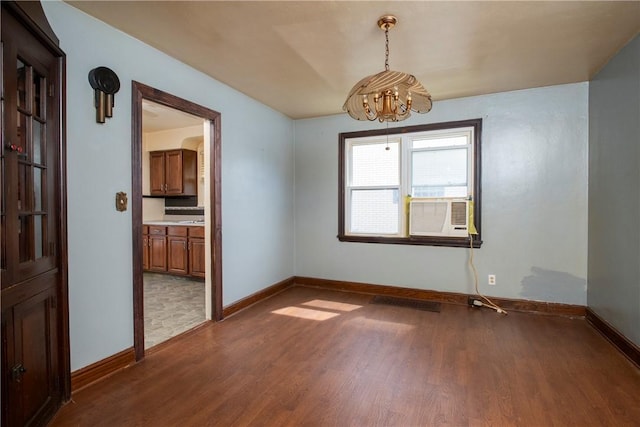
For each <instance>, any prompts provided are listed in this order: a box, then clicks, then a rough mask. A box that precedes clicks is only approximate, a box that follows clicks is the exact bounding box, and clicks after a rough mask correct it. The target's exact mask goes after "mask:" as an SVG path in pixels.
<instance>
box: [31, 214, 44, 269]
mask: <svg viewBox="0 0 640 427" xmlns="http://www.w3.org/2000/svg"><path fill="white" fill-rule="evenodd" d="M42 225H43V224H42V215H34V216H33V246H34V249H35V259H38V258H42V252H43V251H42V243H43V241H42V235H43V234H44V233H43V232H42V231H43V230H42Z"/></svg>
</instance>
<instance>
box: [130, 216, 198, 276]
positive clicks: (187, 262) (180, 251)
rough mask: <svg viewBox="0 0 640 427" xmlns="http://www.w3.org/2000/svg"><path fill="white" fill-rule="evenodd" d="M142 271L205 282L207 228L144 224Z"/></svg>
mask: <svg viewBox="0 0 640 427" xmlns="http://www.w3.org/2000/svg"><path fill="white" fill-rule="evenodd" d="M142 268H143V270H144V271H153V272H157V273H168V274H173V275H179V276H191V277H196V278H202V279H204V277H205V239H204V227H200V226H182V225H169V226H160V225H143V227H142Z"/></svg>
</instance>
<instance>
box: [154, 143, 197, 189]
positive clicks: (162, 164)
mask: <svg viewBox="0 0 640 427" xmlns="http://www.w3.org/2000/svg"><path fill="white" fill-rule="evenodd" d="M197 164H198V158H197V152H196V151H193V150H184V149H179V150H163V151H151V152H149V174H150V176H149V185H150V192H151V195H152V196H197V195H198V166H197Z"/></svg>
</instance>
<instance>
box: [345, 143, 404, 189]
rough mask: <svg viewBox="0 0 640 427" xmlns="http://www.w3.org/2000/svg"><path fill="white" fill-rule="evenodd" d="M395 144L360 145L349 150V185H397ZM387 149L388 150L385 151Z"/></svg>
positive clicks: (397, 171) (398, 174)
mask: <svg viewBox="0 0 640 427" xmlns="http://www.w3.org/2000/svg"><path fill="white" fill-rule="evenodd" d="M399 147H400V144H399V143H397V142H389V145H388V146H387V144H386V143H383V144H361V145H354V146H353V147H352V148H351V185H352V186H374V185H398V184H399V182H400V173H399V172H400V171H399V161H398V159H399V157H398V154H399ZM387 148H388V150H387Z"/></svg>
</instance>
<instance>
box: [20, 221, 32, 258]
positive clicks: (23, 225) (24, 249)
mask: <svg viewBox="0 0 640 427" xmlns="http://www.w3.org/2000/svg"><path fill="white" fill-rule="evenodd" d="M30 219H31V217H30V216H27V215H25V216H20V217H18V247H19V254H20V256H19V260H20V262H25V261H29V260H30V259H31V245H30V244H29V243H30V242H29V234H30V233H29V232H30V227H29V225H30V221H29V220H30Z"/></svg>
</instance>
